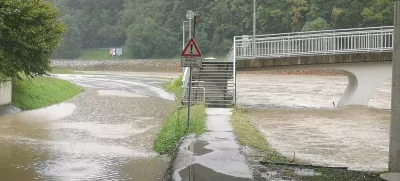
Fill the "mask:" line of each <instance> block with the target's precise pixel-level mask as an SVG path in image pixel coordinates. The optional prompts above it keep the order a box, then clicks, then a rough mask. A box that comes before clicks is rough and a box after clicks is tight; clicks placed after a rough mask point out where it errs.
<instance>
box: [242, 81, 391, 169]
mask: <svg viewBox="0 0 400 181" xmlns="http://www.w3.org/2000/svg"><path fill="white" fill-rule="evenodd" d="M346 85H347V77H343V76H299V75H266V74H252V75H249V74H239V75H238V100H237V101H238V104H240V105H242V106H245V107H249V108H251V109H250V110H251V112H250V114H251V119H252V122H253V123H254V124H255V125H256V126H257V127H258V128H259V129H260V131H261V132H262V133H264V135H265V137H266V139H267V141H268V142H269V144H270V145H271V146H272V147H273V148H275V149H276V150H277V151H279V152H280V153H282V154H284V155H286V156H289V157H293V155H294V154H296V158H298V159H302V160H305V161H308V162H310V163H312V164H317V165H326V166H345V167H349V168H350V169H354V170H379V171H382V170H386V169H387V163H388V154H389V153H388V152H389V148H388V147H389V124H390V120H389V119H390V111H389V109H390V103H391V102H390V99H391V97H390V96H391V95H390V93H391V81H389V80H388V81H386V82H384V83H382V85H381V86H380V87H379V88H378V89H377V90H376V92H375V93H374V95H373V96H372V98H371V100H370V102H369V104H368V107H354V106H353V107H347V108H343V109H337V108H334V103H333V102H335V103H337V102H338V100H339V99H340V97H341V95H342V94H343V92H344V90H345V88H346Z"/></svg>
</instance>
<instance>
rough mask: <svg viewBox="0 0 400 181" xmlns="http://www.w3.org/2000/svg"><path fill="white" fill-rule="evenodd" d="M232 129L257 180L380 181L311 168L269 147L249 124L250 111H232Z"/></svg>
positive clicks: (355, 173) (362, 174) (366, 175)
mask: <svg viewBox="0 0 400 181" xmlns="http://www.w3.org/2000/svg"><path fill="white" fill-rule="evenodd" d="M232 125H233V128H234V133H235V134H236V135H237V136H238V140H239V143H240V144H241V145H242V150H243V152H244V153H245V155H246V158H247V160H248V162H249V163H250V164H251V167H252V171H253V177H254V179H255V180H265V179H266V180H282V179H283V180H303V181H325V180H335V181H347V180H364V181H380V180H382V179H381V178H380V174H381V173H378V172H361V171H352V170H347V169H344V168H327V167H323V166H320V167H319V166H317V167H314V166H310V165H309V164H307V162H305V161H303V160H300V159H298V158H296V155H295V154H293V156H292V157H287V156H283V155H282V154H280V153H278V152H277V151H275V150H274V149H273V148H271V147H270V146H269V144H268V141H267V140H268V137H266V138H265V136H264V135H263V134H262V133H261V132H260V131H258V129H257V128H256V127H255V126H254V125H253V123H252V121H251V120H250V116H249V112H248V110H247V109H240V108H236V109H234V111H233V119H232Z"/></svg>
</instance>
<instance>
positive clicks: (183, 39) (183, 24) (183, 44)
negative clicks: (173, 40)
mask: <svg viewBox="0 0 400 181" xmlns="http://www.w3.org/2000/svg"><path fill="white" fill-rule="evenodd" d="M188 22H189V21H183V23H182V36H183V37H182V50H183V49H185V23H188Z"/></svg>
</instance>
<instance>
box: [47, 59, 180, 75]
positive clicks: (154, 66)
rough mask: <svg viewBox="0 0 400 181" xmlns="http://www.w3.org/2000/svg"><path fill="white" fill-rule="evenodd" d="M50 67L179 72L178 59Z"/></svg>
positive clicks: (61, 63) (60, 62)
mask: <svg viewBox="0 0 400 181" xmlns="http://www.w3.org/2000/svg"><path fill="white" fill-rule="evenodd" d="M51 67H53V68H61V69H71V70H83V71H131V72H146V71H147V72H181V71H182V69H181V66H180V60H178V59H150V60H145V59H144V60H51Z"/></svg>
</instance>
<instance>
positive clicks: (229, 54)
mask: <svg viewBox="0 0 400 181" xmlns="http://www.w3.org/2000/svg"><path fill="white" fill-rule="evenodd" d="M233 49H234V46H232V47H231V50H230V51H229V53H228V54H227V55H226V57H225V62H228V61H229V62H233V56H234V55H233Z"/></svg>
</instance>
